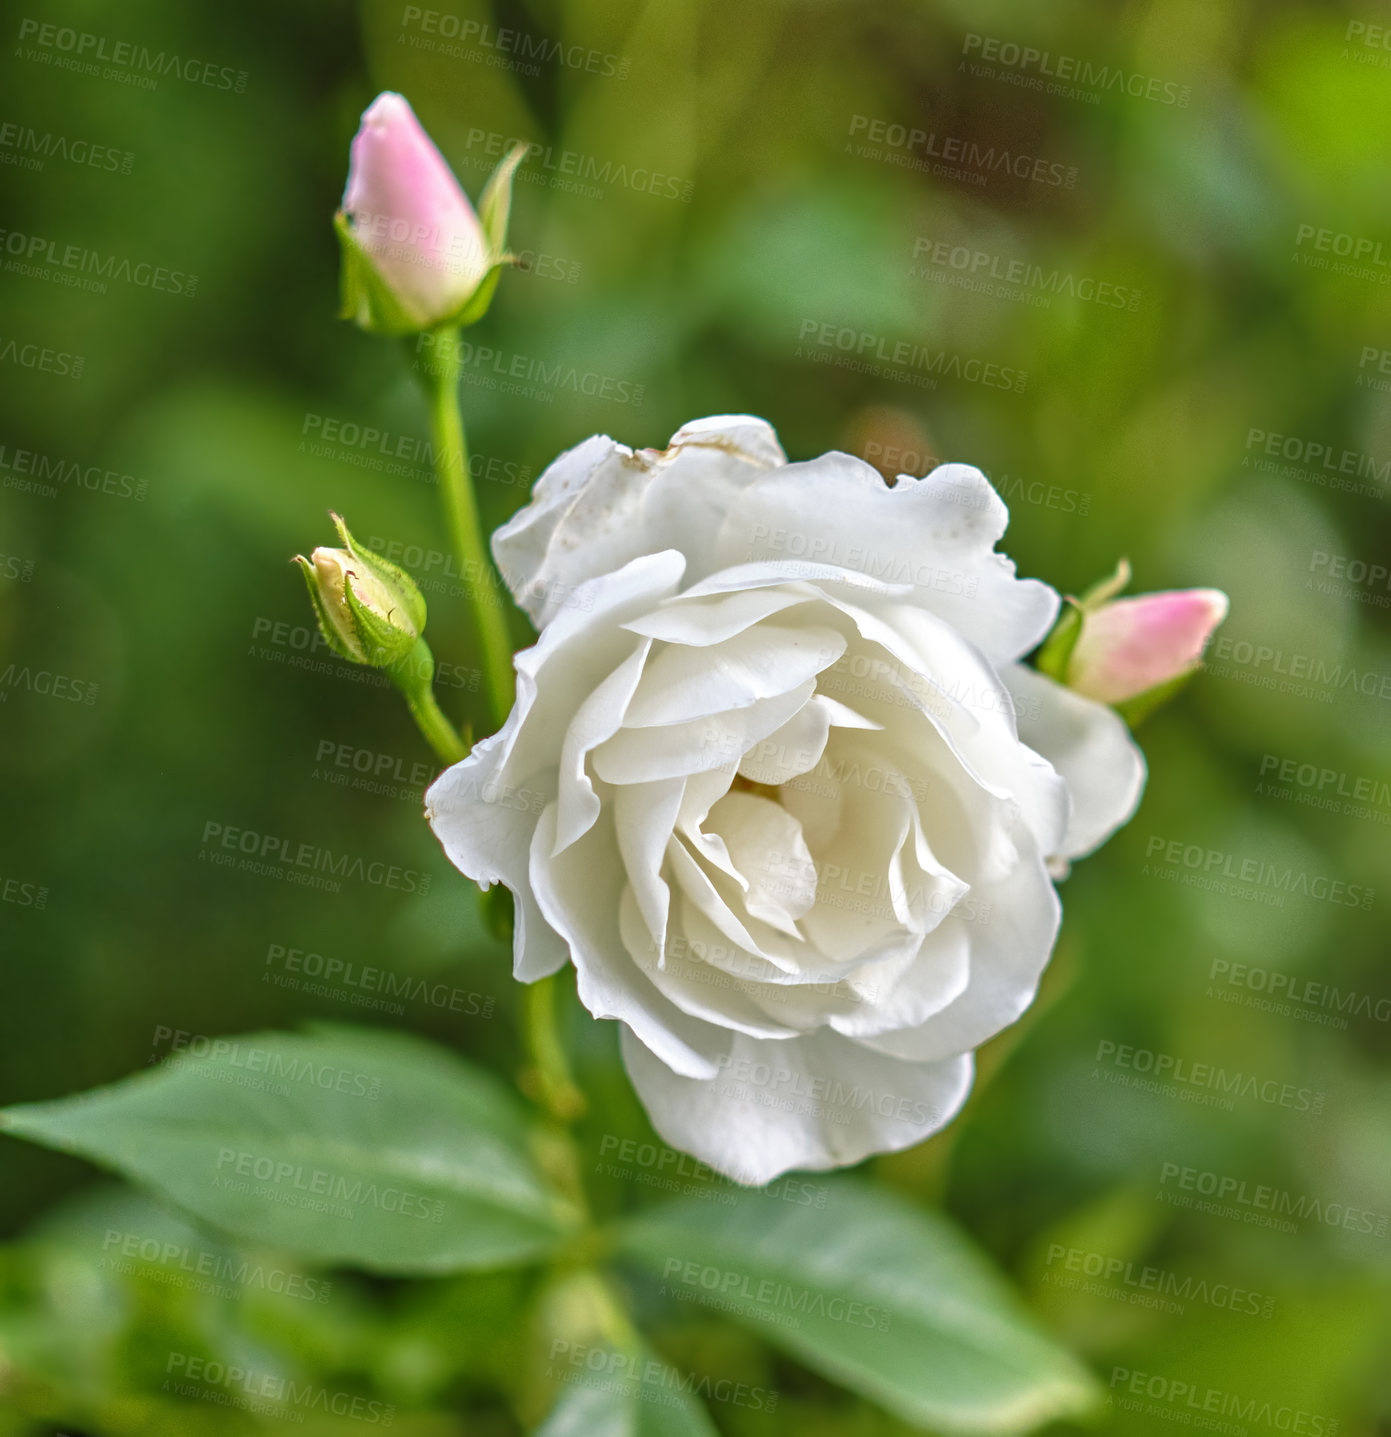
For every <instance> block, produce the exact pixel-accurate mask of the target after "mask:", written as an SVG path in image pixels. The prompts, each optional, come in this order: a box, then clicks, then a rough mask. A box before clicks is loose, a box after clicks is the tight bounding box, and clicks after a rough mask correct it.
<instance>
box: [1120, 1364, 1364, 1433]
mask: <svg viewBox="0 0 1391 1437" xmlns="http://www.w3.org/2000/svg"><path fill="white" fill-rule="evenodd" d="M1109 1386H1110V1392H1108V1393H1107V1396H1108V1397H1110V1398H1111V1399H1112V1400H1113V1401H1114V1402H1115V1404H1116V1406H1117V1407H1119V1408H1120V1409H1121V1410H1122V1411H1123V1412H1137V1411H1143V1412H1145V1413H1146V1414H1147V1415H1153V1416H1158V1417H1164V1418H1166V1419H1167V1420H1168V1421H1170V1422H1174V1423H1181V1424H1183V1425H1184V1426H1187V1427H1194V1428H1197V1429H1199V1430H1206V1431H1216V1432H1237V1433H1240V1432H1244V1431H1245V1430H1246V1429H1245V1428H1240V1427H1236V1426H1233V1425H1230V1424H1228V1425H1221V1424H1219V1423H1217V1422H1216V1421H1214V1420H1212V1419H1215V1418H1218V1417H1225V1418H1231V1419H1232V1421H1233V1422H1234V1423H1236V1422H1254V1423H1255V1424H1257V1425H1258V1426H1261V1427H1268V1428H1270V1429H1271V1430H1272V1431H1275V1432H1291V1433H1294V1434H1295V1437H1335V1434H1336V1433H1337V1431H1338V1425H1339V1424H1338V1419H1337V1418H1336V1417H1323V1416H1320V1414H1319V1413H1317V1412H1309V1411H1306V1410H1305V1409H1304V1408H1302V1407H1291V1406H1290V1405H1289V1404H1287V1403H1285V1404H1281V1403H1276V1402H1271V1401H1270V1400H1269V1399H1268V1398H1263V1397H1247V1396H1245V1395H1243V1394H1242V1393H1238V1392H1224V1391H1223V1390H1222V1389H1221V1388H1220V1387H1205V1386H1203V1385H1202V1384H1201V1383H1198V1382H1193V1381H1184V1380H1181V1379H1180V1378H1177V1377H1166V1376H1164V1375H1163V1374H1161V1373H1158V1372H1136V1371H1134V1370H1133V1369H1131V1368H1129V1367H1113V1368H1112V1369H1111V1381H1110V1384H1109ZM1116 1393H1124V1394H1127V1395H1124V1396H1113V1394H1116ZM1141 1397H1147V1398H1148V1399H1149V1402H1148V1403H1141V1402H1140V1401H1138V1400H1137V1399H1138V1398H1141ZM1175 1407H1178V1408H1181V1409H1182V1410H1181V1411H1179V1412H1173V1411H1168V1410H1166V1409H1169V1408H1175ZM1195 1413H1196V1414H1198V1415H1197V1417H1195V1416H1194V1414H1195ZM1204 1419H1207V1420H1204Z"/></svg>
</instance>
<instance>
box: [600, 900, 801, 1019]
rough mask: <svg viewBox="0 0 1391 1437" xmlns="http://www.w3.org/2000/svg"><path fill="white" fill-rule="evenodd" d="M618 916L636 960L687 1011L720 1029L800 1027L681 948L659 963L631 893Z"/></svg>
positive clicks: (655, 984)
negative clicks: (768, 1009)
mask: <svg viewBox="0 0 1391 1437" xmlns="http://www.w3.org/2000/svg"><path fill="white" fill-rule="evenodd" d="M619 921H620V924H621V927H622V930H623V941H624V943H625V945H626V946H627V950H628V954H629V956H630V957H631V958H632V960H633V963H634V964H635V965H636V966H637V967H638V968H640V969H641V970H642V971H643V973H645V974H646V975H647V980H648V981H649V982H650V983H651V984H652V986H653V987H654V988H655V989H656V990H657V991H658V992H659V993H661V994H662V995H663V996H665V997H666V998H668V999H670V1000H671V1002H672V1003H673V1004H675V1006H676V1007H678V1008H679V1009H680V1010H681V1011H682V1012H683V1013H687V1014H689V1015H690V1016H691V1017H692V1018H697V1019H700V1020H701V1021H703V1022H707V1023H710V1024H712V1025H714V1026H715V1027H716V1028H720V1029H729V1030H730V1031H731V1032H736V1033H744V1034H747V1035H749V1036H750V1037H755V1038H786V1037H790V1036H792V1034H793V1033H794V1032H795V1031H796V1030H795V1029H793V1028H789V1027H788V1026H787V1025H786V1024H784V1023H779V1022H775V1021H774V1020H773V1019H772V1018H771V1017H769V1015H768V1014H767V1013H766V1012H765V1011H764V1010H763V1009H762V1008H761V1007H760V1006H759V1005H758V1004H757V1003H756V1002H754V1001H753V999H752V998H751V997H750V996H749V993H748V991H747V990H748V987H749V985H748V984H747V983H746V982H745V981H743V980H741V979H737V978H733V977H731V976H730V975H729V974H728V973H726V972H724V971H723V970H722V969H720V968H717V967H715V966H714V965H713V964H710V963H706V962H703V961H702V960H701V959H700V958H698V957H695V956H693V955H692V956H687V955H685V954H683V953H681V952H680V951H677V952H668V953H665V954H663V955H662V958H661V961H660V962H659V961H658V950H657V948H656V946H655V945H654V944H653V942H652V939H651V935H650V934H649V933H648V931H647V928H646V926H645V925H644V923H643V921H642V916H641V915H640V914H639V913H638V911H637V904H636V903H635V902H634V901H633V898H632V896H631V894H627V893H625V894H624V896H623V903H622V904H621V905H620V907H619Z"/></svg>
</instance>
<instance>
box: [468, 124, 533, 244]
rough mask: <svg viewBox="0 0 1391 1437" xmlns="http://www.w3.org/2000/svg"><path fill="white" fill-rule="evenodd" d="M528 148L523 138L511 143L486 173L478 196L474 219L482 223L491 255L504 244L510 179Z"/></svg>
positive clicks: (510, 193) (509, 205) (510, 205)
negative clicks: (489, 172) (486, 180)
mask: <svg viewBox="0 0 1391 1437" xmlns="http://www.w3.org/2000/svg"><path fill="white" fill-rule="evenodd" d="M529 148H530V146H529V145H527V144H526V143H525V141H519V142H518V143H517V144H515V145H513V146H512V149H511V152H510V153H509V154H507V155H505V156H504V157H503V159H502V160H501V161H500V162H499V164H498V166H497V168H496V169H495V170H494V171H493V172H492V174H491V175H489V176H488V183H487V184H486V185H484V186H483V193H482V194H481V195H480V196H479V197H478V222H479V223H480V224H481V225H482V226H483V233H484V234H485V235H486V236H487V239H488V244H489V246H490V247H491V248H492V251H493V253H494V254H495V255H501V254H502V252H503V250H504V249H505V248H506V245H507V220H508V217H509V216H510V214H511V212H512V180H513V177H514V176H515V175H516V173H517V166H518V165H520V164H521V162H522V161H523V160H524V159H526V154H527V150H528V149H529Z"/></svg>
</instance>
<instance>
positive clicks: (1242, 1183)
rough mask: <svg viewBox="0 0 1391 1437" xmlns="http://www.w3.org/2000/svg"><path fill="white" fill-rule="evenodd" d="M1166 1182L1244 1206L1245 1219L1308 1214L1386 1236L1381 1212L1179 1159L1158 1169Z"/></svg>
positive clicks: (1161, 1182)
mask: <svg viewBox="0 0 1391 1437" xmlns="http://www.w3.org/2000/svg"><path fill="white" fill-rule="evenodd" d="M1170 1185H1172V1188H1173V1189H1176V1190H1178V1191H1180V1192H1184V1193H1195V1194H1197V1195H1198V1196H1200V1197H1205V1198H1212V1199H1214V1201H1215V1203H1216V1204H1218V1205H1220V1204H1223V1203H1229V1204H1231V1205H1232V1206H1233V1207H1235V1208H1241V1209H1248V1210H1249V1211H1248V1212H1247V1213H1246V1214H1245V1217H1246V1220H1247V1221H1252V1222H1258V1221H1259V1219H1260V1218H1261V1217H1262V1216H1263V1215H1265V1214H1269V1215H1271V1216H1273V1217H1276V1218H1291V1219H1294V1220H1296V1221H1298V1222H1304V1221H1307V1220H1308V1219H1309V1218H1312V1219H1313V1220H1314V1221H1315V1222H1319V1223H1323V1224H1324V1225H1325V1226H1327V1227H1337V1228H1342V1229H1343V1230H1344V1231H1345V1232H1359V1233H1364V1234H1368V1235H1371V1236H1375V1237H1385V1236H1386V1227H1387V1215H1386V1214H1385V1213H1384V1212H1373V1211H1371V1210H1370V1209H1368V1208H1361V1207H1349V1206H1348V1204H1347V1203H1341V1202H1325V1201H1322V1200H1321V1199H1319V1198H1311V1197H1305V1196H1296V1195H1295V1194H1294V1193H1290V1192H1286V1191H1285V1190H1284V1189H1283V1188H1277V1187H1272V1186H1270V1185H1269V1184H1267V1183H1252V1182H1248V1181H1247V1179H1245V1178H1238V1177H1233V1176H1232V1175H1231V1174H1230V1173H1218V1172H1210V1171H1207V1170H1205V1169H1202V1168H1190V1167H1184V1166H1183V1165H1182V1164H1180V1163H1164V1164H1163V1165H1162V1167H1161V1168H1160V1170H1159V1186H1160V1187H1161V1188H1167V1187H1170ZM1209 1206H1211V1205H1209Z"/></svg>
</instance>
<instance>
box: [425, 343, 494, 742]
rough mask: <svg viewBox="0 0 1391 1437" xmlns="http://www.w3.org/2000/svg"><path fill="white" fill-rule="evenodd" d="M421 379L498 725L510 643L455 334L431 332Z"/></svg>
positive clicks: (438, 470)
mask: <svg viewBox="0 0 1391 1437" xmlns="http://www.w3.org/2000/svg"><path fill="white" fill-rule="evenodd" d="M433 338H434V344H433V347H432V348H431V349H429V350H428V351H427V352H426V353H427V354H428V358H426V359H425V361H424V363H423V367H422V371H421V372H422V377H423V380H424V383H425V387H426V390H427V392H428V394H429V399H430V430H431V437H432V438H433V440H434V446H435V473H436V475H437V476H438V479H439V486H440V498H441V501H442V502H443V504H444V516H445V522H446V523H447V524H448V526H449V537H450V542H451V543H452V544H453V546H454V553H455V555H456V556H457V558H458V560H459V564H460V567H461V569H462V572H463V574H464V578H465V581H466V583H468V584H469V586H470V587H471V590H472V593H473V618H474V623H475V624H476V625H477V628H478V635H479V639H480V641H481V644H482V656H483V678H484V682H485V684H486V685H487V690H488V701H489V706H490V709H491V713H492V718H493V722H494V724H495V725H496V726H497V727H499V728H500V727H501V726H502V723H503V720H504V719H505V718H506V717H507V714H508V712H509V711H510V710H511V707H512V699H513V694H514V687H513V682H514V681H513V674H512V641H511V639H510V638H509V637H508V634H507V619H506V614H505V610H504V607H503V605H502V604H501V602H500V594H499V592H498V586H497V584H496V583H495V582H494V579H493V568H492V561H491V560H490V559H489V557H488V549H487V545H486V544H484V542H483V529H482V526H481V525H480V523H479V520H478V500H477V497H476V496H475V494H474V492H473V479H472V477H471V476H470V474H469V468H468V441H467V439H466V438H465V436H464V421H463V416H462V415H461V413H460V412H459V375H460V373H461V366H460V362H459V331H458V330H457V329H454V328H445V329H437V330H435V331H434V336H433Z"/></svg>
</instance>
